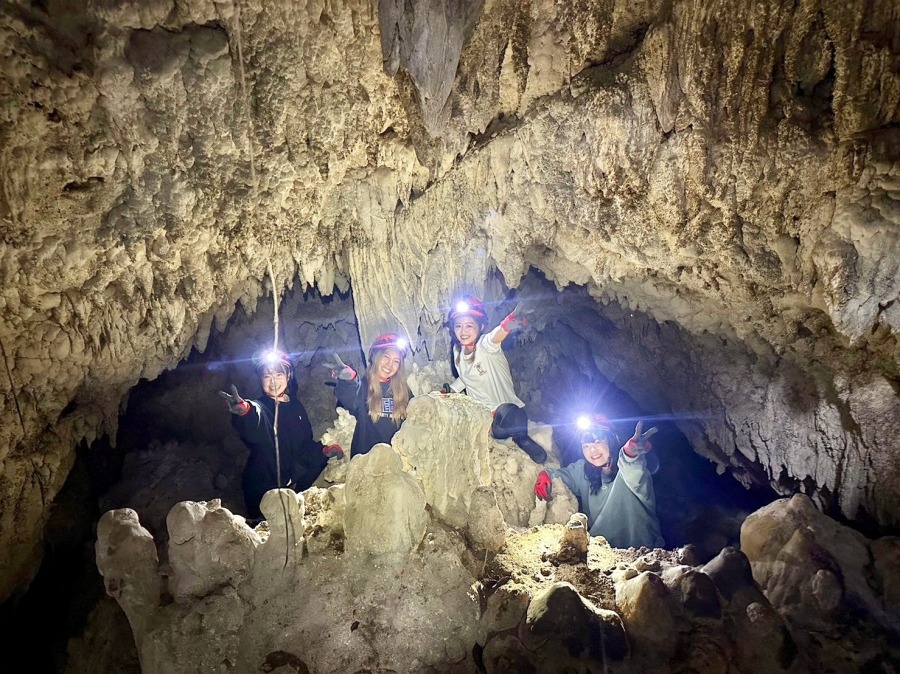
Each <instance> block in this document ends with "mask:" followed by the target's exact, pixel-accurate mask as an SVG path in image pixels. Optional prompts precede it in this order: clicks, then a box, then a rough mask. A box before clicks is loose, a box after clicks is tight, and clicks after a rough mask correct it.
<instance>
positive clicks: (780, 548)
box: [741, 495, 900, 667]
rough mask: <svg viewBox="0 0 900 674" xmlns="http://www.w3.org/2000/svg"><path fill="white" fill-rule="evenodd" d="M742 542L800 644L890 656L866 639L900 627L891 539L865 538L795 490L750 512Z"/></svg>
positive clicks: (890, 636)
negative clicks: (890, 575) (888, 577)
mask: <svg viewBox="0 0 900 674" xmlns="http://www.w3.org/2000/svg"><path fill="white" fill-rule="evenodd" d="M741 549H742V550H743V552H744V553H745V554H746V556H747V558H748V559H749V560H750V566H751V568H752V571H753V578H754V579H755V580H756V582H757V583H759V586H760V588H761V589H762V591H763V592H764V593H765V595H766V597H768V599H769V600H770V601H771V602H772V605H773V606H774V608H775V609H776V610H777V611H778V612H779V613H780V614H781V615H782V616H783V617H784V618H785V619H786V620H787V623H788V625H789V626H790V628H791V630H792V633H793V634H794V636H795V638H796V639H797V640H798V645H799V647H800V649H801V650H802V651H804V652H810V651H825V652H826V653H828V652H831V653H830V654H833V653H834V652H835V651H837V652H841V653H843V654H844V655H845V657H848V659H849V661H850V662H852V663H854V665H853V666H854V667H856V666H859V667H862V664H861V663H860V660H862V661H865V660H866V659H871V658H875V659H876V660H878V659H879V658H882V657H884V658H887V659H888V660H890V658H892V657H893V658H896V656H897V654H896V653H893V652H892V651H891V652H889V653H886V654H885V653H880V652H879V651H878V650H877V649H876V650H875V651H874V652H873V650H872V647H871V645H870V644H868V643H867V642H868V639H869V637H870V636H871V634H872V631H873V630H874V631H876V633H881V634H883V635H884V636H883V639H885V640H886V641H887V642H888V643H897V642H896V638H897V635H898V634H900V605H898V604H897V603H896V602H895V601H893V598H892V594H891V592H892V590H891V585H890V581H888V583H887V584H885V580H886V576H885V575H884V573H885V570H886V569H887V568H892V567H893V566H894V565H895V564H896V556H897V544H896V539H893V538H886V539H880V540H878V541H870V540H869V539H867V538H865V537H864V536H862V535H861V534H859V533H857V532H855V531H853V530H852V529H848V528H846V527H843V526H841V525H839V524H837V523H836V522H835V521H834V520H832V519H831V518H829V517H826V516H825V515H823V514H822V513H820V512H819V511H818V510H816V509H815V507H814V506H813V504H812V503H811V502H810V500H809V498H807V497H805V496H800V495H798V496H794V497H793V498H791V499H782V500H779V501H776V502H775V503H773V504H771V505H770V506H767V507H765V508H763V509H761V510H760V511H758V512H756V513H754V514H753V515H751V516H750V517H748V518H747V520H746V521H745V522H744V526H743V527H742V528H741ZM873 571H874V573H873ZM860 621H862V622H861V623H860ZM848 666H849V665H848Z"/></svg>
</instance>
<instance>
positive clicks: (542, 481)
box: [534, 470, 553, 501]
mask: <svg viewBox="0 0 900 674" xmlns="http://www.w3.org/2000/svg"><path fill="white" fill-rule="evenodd" d="M552 489H553V486H552V484H551V481H550V473H548V472H547V471H546V470H542V471H541V472H540V473H538V476H537V482H535V483H534V494H535V496H537V497H538V498H539V499H541V500H542V501H549V500H550V492H551V491H552Z"/></svg>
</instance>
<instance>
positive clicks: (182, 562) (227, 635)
mask: <svg viewBox="0 0 900 674" xmlns="http://www.w3.org/2000/svg"><path fill="white" fill-rule="evenodd" d="M416 400H417V402H416V404H414V405H410V408H409V418H408V420H407V422H406V424H404V426H403V428H402V429H401V431H399V432H398V433H397V435H396V436H395V438H396V439H397V442H396V445H397V447H400V446H402V447H403V449H402V450H398V449H397V448H395V447H392V446H388V445H378V446H376V447H374V448H373V449H372V451H370V452H369V453H368V454H365V455H362V456H357V457H354V458H352V459H351V460H350V462H349V466H348V469H347V482H346V484H344V485H336V486H333V487H330V488H329V489H327V490H326V489H320V488H315V487H314V488H311V489H309V490H307V491H306V492H303V493H301V494H297V493H294V492H293V491H290V490H272V491H270V492H268V493H267V494H266V495H265V497H264V499H263V502H262V510H263V512H264V514H265V515H266V518H267V519H266V521H265V522H263V523H261V524H260V525H258V526H257V527H256V529H250V528H249V527H248V526H247V524H246V521H245V520H244V518H242V517H238V516H234V515H232V514H231V513H230V512H229V511H228V510H227V509H225V508H222V507H221V505H220V504H219V503H217V502H212V503H193V502H186V503H180V504H178V505H176V506H175V507H174V508H173V509H172V510H171V512H170V513H169V516H168V518H167V523H168V528H169V531H168V540H169V543H168V550H169V554H168V557H169V562H168V564H167V565H165V566H159V565H158V562H157V556H156V549H155V546H154V545H153V542H152V539H151V538H150V536H149V535H148V533H147V532H146V530H144V529H143V528H142V527H140V525H139V523H138V521H137V517H136V516H135V514H134V512H133V511H128V510H117V511H110V512H108V513H107V514H106V515H104V517H103V519H102V520H101V523H100V526H99V528H98V535H99V540H98V543H97V562H98V566H99V568H100V570H101V573H102V574H103V576H104V579H105V582H106V587H107V592H108V593H109V594H110V595H112V596H114V597H115V598H116V599H117V600H118V601H119V603H120V605H121V606H122V607H123V608H124V609H125V612H126V614H127V616H128V619H129V621H130V623H131V626H132V630H133V631H134V635H135V643H136V645H137V648H138V653H139V656H140V661H141V666H142V671H144V672H147V673H149V674H153V673H154V672H169V671H175V670H178V671H184V670H191V671H193V670H202V671H213V672H218V671H221V672H226V671H257V670H258V669H260V668H262V669H275V668H277V667H279V666H284V667H289V668H291V670H292V671H310V672H318V671H334V672H336V671H360V670H369V671H373V670H385V669H390V670H393V671H420V670H427V671H435V672H451V671H453V672H472V673H474V672H476V671H479V669H481V670H483V671H487V672H490V673H499V672H502V671H510V668H514V669H515V670H516V671H535V672H538V671H540V672H544V671H546V672H556V671H559V672H563V671H604V670H605V669H606V670H609V671H659V672H668V671H684V669H685V667H687V668H689V669H692V670H694V671H720V672H725V671H730V669H729V668H733V669H735V671H741V672H744V671H747V672H749V671H773V672H774V671H780V672H791V673H794V672H797V673H799V672H805V671H825V670H828V669H832V668H834V667H836V666H838V667H839V666H840V665H838V664H836V663H842V662H845V661H847V659H848V658H849V659H851V660H852V661H853V662H855V663H856V664H858V665H859V667H860V668H864V667H867V666H874V665H875V664H877V663H878V662H880V661H881V660H879V658H891V657H895V656H896V655H897V654H896V653H893V651H892V650H891V649H890V648H887V650H885V651H884V652H878V651H877V649H878V648H879V647H880V644H881V643H882V642H881V641H873V640H872V639H867V638H866V632H865V630H866V629H868V630H877V629H885V626H884V625H879V624H878V620H879V619H880V618H881V617H882V616H883V615H887V611H888V609H886V608H884V607H882V610H883V614H881V615H874V612H873V615H874V618H875V621H870V622H865V620H864V617H863V616H857V622H855V623H854V631H852V632H851V633H850V636H852V640H851V641H850V642H848V644H849V645H842V642H840V641H830V642H828V643H827V644H825V646H827V647H825V648H813V649H809V650H806V649H804V648H802V646H803V645H805V644H799V646H801V647H797V646H795V642H794V640H793V635H792V630H791V629H790V628H792V627H794V626H797V627H800V626H803V627H809V626H811V625H814V626H815V630H816V634H818V635H821V637H824V638H827V637H828V636H829V634H831V633H830V632H828V630H829V629H838V630H840V629H842V628H841V624H842V623H841V620H840V619H839V618H838V612H839V611H840V610H841V609H843V610H844V611H846V609H847V607H848V606H849V605H851V602H856V603H858V602H859V601H860V599H865V597H863V595H862V592H863V589H862V588H863V587H864V586H865V585H866V582H867V581H866V578H867V576H868V575H869V574H868V571H867V569H865V568H863V567H861V566H859V565H857V564H855V563H853V560H856V559H858V558H859V554H858V552H859V550H858V549H857V548H854V547H853V545H856V546H859V545H860V544H861V541H860V539H859V537H858V535H856V534H853V533H850V532H849V530H847V529H846V528H844V527H841V526H839V525H837V524H836V523H833V522H832V521H831V520H828V519H827V518H825V517H824V516H823V515H820V514H818V513H817V512H816V511H815V510H814V509H813V508H812V506H811V504H810V503H809V500H808V499H806V500H805V501H802V502H801V500H800V499H799V497H798V498H796V499H794V500H793V501H783V502H780V503H779V504H777V505H779V507H780V508H781V509H780V510H779V509H777V508H772V509H771V511H772V512H769V511H767V510H763V511H760V512H758V513H756V514H755V515H754V516H753V517H751V518H750V519H748V525H747V527H748V528H747V536H748V540H747V542H746V546H747V548H748V549H749V550H750V551H751V552H752V553H754V556H753V557H751V559H750V561H748V559H747V558H746V557H745V556H744V555H743V554H742V553H738V552H736V551H735V550H733V549H727V550H725V551H723V552H722V553H721V555H720V556H719V557H717V558H716V559H715V560H713V561H712V562H710V563H709V564H707V565H706V566H704V567H694V566H689V565H688V564H685V563H684V562H685V561H686V560H687V559H688V557H689V554H688V553H687V551H676V552H669V551H663V550H654V551H648V550H646V549H641V550H633V549H632V550H614V549H612V548H611V547H610V546H609V544H608V543H607V542H606V541H605V539H603V538H602V537H596V538H592V537H590V536H589V534H588V532H587V528H586V522H585V521H584V516H583V515H574V516H572V517H571V518H570V519H569V523H568V525H567V526H563V525H560V524H554V523H547V524H541V525H538V526H532V527H528V528H526V527H523V526H520V525H519V524H518V523H516V522H510V521H508V520H505V519H504V517H505V515H504V513H503V511H502V509H501V508H500V507H499V505H498V499H497V496H496V486H495V485H497V484H502V481H503V479H509V475H508V473H507V472H506V471H504V475H505V477H504V478H502V479H501V480H497V479H496V478H495V476H493V475H492V474H491V470H492V466H493V465H494V461H493V458H494V457H493V456H492V455H493V454H494V453H495V452H499V453H501V454H504V455H505V458H504V461H509V460H516V459H517V460H518V461H519V462H520V463H521V464H523V465H524V464H525V463H527V462H530V459H529V458H528V457H527V456H526V455H525V454H524V453H523V452H521V451H518V450H517V451H518V454H513V455H512V456H509V455H508V454H507V453H508V451H509V450H508V448H507V447H505V446H504V445H502V444H500V443H493V442H488V441H487V438H486V435H485V434H482V431H485V430H486V427H487V422H486V417H487V414H488V413H487V411H486V409H478V407H479V406H478V404H477V403H474V402H473V401H471V400H468V399H466V398H463V397H456V396H439V395H438V396H434V397H432V396H421V397H419V398H417V399H416ZM451 425H455V427H456V428H457V437H455V438H452V437H447V434H446V433H441V432H436V433H435V434H433V436H430V439H429V436H428V435H427V434H426V433H425V432H424V429H426V428H429V427H432V428H434V429H436V430H437V431H441V429H446V428H449V427H450V426H451ZM442 440H443V441H442ZM463 441H465V442H467V443H471V444H469V445H468V453H464V452H462V449H461V443H462V442H463ZM551 446H552V445H551ZM425 449H427V451H428V452H430V453H431V454H432V456H431V457H430V461H429V462H425V461H424V459H423V457H422V452H424V451H425ZM433 466H442V467H443V469H444V471H443V472H444V473H445V474H443V475H440V476H439V471H436V470H433V469H432V467H433ZM476 469H477V470H476ZM482 469H483V471H484V473H480V472H479V470H482ZM522 473H523V471H522V469H521V467H520V468H519V469H517V471H516V472H515V474H516V475H521V474H522ZM482 474H483V476H484V480H483V481H484V484H480V483H479V482H478V481H477V480H473V479H472V476H473V475H482ZM438 485H445V486H446V488H448V489H453V490H455V491H454V492H453V499H452V500H449V499H448V498H446V497H445V496H444V495H443V494H441V493H439V491H438V490H437V487H438ZM532 499H533V500H534V496H533V495H532ZM785 503H786V504H787V508H788V509H787V510H786V509H785ZM460 504H467V511H466V515H467V519H466V520H465V521H463V522H462V523H461V524H460V523H459V522H458V521H457V520H456V518H457V517H459V516H460V510H459V509H460V508H461V505H460ZM804 504H805V505H804ZM512 512H513V514H514V515H515V513H516V511H515V510H513V511H512ZM772 513H774V517H775V518H776V519H777V521H775V522H771V521H770V519H772V517H773V515H772ZM804 518H805V519H804ZM816 518H821V520H822V522H819V521H818V520H817V519H816ZM804 523H805V524H804ZM754 524H756V525H760V524H761V525H762V526H759V530H762V531H763V535H760V534H759V533H758V531H757V533H754V531H755V530H754V529H753V527H754ZM804 526H806V527H808V528H811V529H814V530H815V531H816V533H817V534H818V535H820V536H822V537H824V539H825V543H826V544H832V543H834V542H838V543H837V544H839V545H841V546H842V548H841V549H842V550H844V552H841V553H837V552H836V553H834V554H835V555H837V557H836V558H840V559H842V560H844V559H847V560H850V561H846V562H844V564H843V567H842V571H841V574H842V575H841V579H842V583H844V585H845V586H846V587H847V588H854V590H853V592H855V593H856V594H853V595H852V596H851V594H850V593H849V592H848V593H846V594H842V595H835V594H834V593H831V594H829V593H828V592H827V588H826V587H825V585H823V580H822V573H821V572H822V569H821V568H817V567H816V566H815V564H810V563H800V564H796V565H794V566H792V567H790V568H788V566H787V565H786V564H785V559H786V558H785V557H784V554H783V552H782V548H783V547H784V545H785V544H784V541H785V540H787V539H788V538H790V537H786V536H784V535H783V532H781V531H780V529H779V527H781V528H783V529H784V530H785V531H787V530H788V529H795V528H798V527H799V528H800V529H802V528H803V527H804ZM812 535H813V534H810V536H812ZM753 536H755V538H754V537H753ZM754 541H758V542H756V543H754ZM842 541H843V543H841V542H842ZM848 541H849V542H850V543H848ZM766 545H769V547H771V549H772V551H769V550H768V549H767V548H766ZM848 546H849V547H848ZM891 550H893V546H892V544H891V541H890V540H888V541H885V542H884V545H883V546H882V547H881V548H879V559H880V560H881V562H880V564H879V566H878V567H877V568H878V569H879V572H878V573H880V574H881V576H879V577H881V578H882V581H881V582H882V583H883V584H884V585H885V588H888V587H889V585H888V583H887V580H888V579H887V577H886V574H888V573H889V572H890V569H892V568H893V565H894V564H895V563H896V557H895V556H891V553H890V551H891ZM772 555H774V558H773V557H772ZM815 559H818V560H822V559H824V557H822V555H821V554H820V555H818V556H817V557H815ZM801 561H802V560H801ZM751 563H752V565H753V569H754V573H755V574H756V575H757V577H758V578H760V579H761V580H762V584H763V585H762V590H761V588H760V586H759V585H757V583H756V582H755V581H754V575H753V573H751ZM835 568H837V567H835ZM786 573H788V574H789V575H790V581H791V582H793V583H795V584H796V585H797V586H798V587H800V588H801V592H800V595H799V596H800V598H801V599H802V600H803V601H802V602H801V603H800V604H793V603H791V601H790V599H791V597H793V595H791V594H788V593H784V592H782V588H783V586H784V585H783V583H784V580H783V578H785V574H786ZM804 588H807V589H808V591H807V589H804ZM823 588H825V589H824V590H823ZM161 590H164V593H163V592H162V591H161ZM763 590H765V591H766V592H767V593H769V595H770V596H771V597H772V599H773V600H774V602H775V603H774V606H773V604H770V603H769V599H767V595H766V594H764V592H763ZM886 591H887V590H886ZM826 596H827V597H829V598H830V599H831V600H832V604H833V605H829V607H830V611H825V612H823V611H822V610H821V604H817V605H812V604H810V603H809V601H810V600H808V599H807V597H814V598H817V600H820V599H821V598H822V597H826ZM874 596H875V595H874V594H872V593H871V592H870V595H869V598H872V597H874ZM804 602H806V603H804ZM776 609H777V610H776ZM779 611H780V612H781V613H779ZM273 625H277V628H276V629H273ZM839 634H844V633H839ZM885 661H887V660H885ZM278 663H281V664H278Z"/></svg>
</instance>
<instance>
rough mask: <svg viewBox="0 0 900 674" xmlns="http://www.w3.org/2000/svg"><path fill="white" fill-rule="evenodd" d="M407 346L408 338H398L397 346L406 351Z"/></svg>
mask: <svg viewBox="0 0 900 674" xmlns="http://www.w3.org/2000/svg"><path fill="white" fill-rule="evenodd" d="M407 346H408V344H407V343H406V340H405V339H403V338H402V337H401V338H400V339H398V340H397V348H398V349H400V350H401V351H406V347H407Z"/></svg>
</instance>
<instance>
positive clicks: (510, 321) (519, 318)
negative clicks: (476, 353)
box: [491, 302, 534, 344]
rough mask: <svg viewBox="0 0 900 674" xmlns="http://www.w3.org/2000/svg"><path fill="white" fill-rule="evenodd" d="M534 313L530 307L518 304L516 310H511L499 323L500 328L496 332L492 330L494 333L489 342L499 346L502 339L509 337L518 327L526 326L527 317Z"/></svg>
mask: <svg viewBox="0 0 900 674" xmlns="http://www.w3.org/2000/svg"><path fill="white" fill-rule="evenodd" d="M532 313H534V310H533V309H531V308H530V307H527V306H525V305H524V304H523V303H521V302H520V303H519V304H517V305H516V308H515V309H513V310H512V313H510V314H509V315H508V316H507V317H506V318H504V319H503V320H502V321H500V326H499V329H498V330H494V333H493V334H492V335H491V341H492V342H494V344H500V343H502V342H503V340H504V339H506V338H507V337H509V333H510V332H512V331H513V330H515V329H516V328H519V327H524V326H525V325H527V324H528V317H529V316H530V315H531V314H532Z"/></svg>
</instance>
